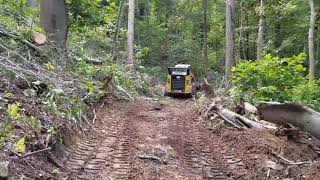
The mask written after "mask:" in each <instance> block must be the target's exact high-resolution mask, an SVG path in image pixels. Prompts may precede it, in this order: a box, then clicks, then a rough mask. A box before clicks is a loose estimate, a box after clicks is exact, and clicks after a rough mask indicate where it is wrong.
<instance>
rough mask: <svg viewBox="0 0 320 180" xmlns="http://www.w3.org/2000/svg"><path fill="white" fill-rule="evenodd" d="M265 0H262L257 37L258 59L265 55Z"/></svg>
mask: <svg viewBox="0 0 320 180" xmlns="http://www.w3.org/2000/svg"><path fill="white" fill-rule="evenodd" d="M263 3H264V2H263V0H260V13H259V16H260V20H259V30H258V37H257V59H258V60H259V59H261V58H262V57H263V35H264V29H265V28H264V18H265V17H264V4H263Z"/></svg>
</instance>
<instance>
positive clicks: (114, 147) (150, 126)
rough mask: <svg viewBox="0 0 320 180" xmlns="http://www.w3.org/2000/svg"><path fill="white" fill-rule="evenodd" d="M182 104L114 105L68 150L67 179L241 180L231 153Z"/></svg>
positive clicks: (143, 102)
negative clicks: (69, 177)
mask: <svg viewBox="0 0 320 180" xmlns="http://www.w3.org/2000/svg"><path fill="white" fill-rule="evenodd" d="M190 104H191V102H189V101H187V100H173V99H163V100H160V101H154V100H151V99H139V100H137V101H134V102H126V103H124V102H117V103H114V104H112V105H109V106H108V107H105V108H104V111H102V112H101V114H100V116H101V117H100V118H101V124H100V126H99V127H97V129H99V130H98V132H97V134H92V135H91V137H88V138H87V139H85V140H83V141H81V142H79V143H77V144H76V145H75V146H74V147H73V148H72V150H70V153H69V157H68V158H67V160H66V166H67V167H68V168H69V169H71V170H72V171H73V176H72V177H71V178H72V179H235V178H238V179H245V178H246V176H247V175H248V171H247V169H246V168H245V165H244V163H243V162H242V159H241V158H238V157H236V156H235V153H234V152H233V150H230V149H226V148H225V146H224V144H223V141H221V140H220V138H219V137H218V136H216V135H215V134H213V133H212V132H210V131H209V130H208V129H206V128H205V127H204V126H202V125H200V124H197V123H196V121H194V120H193V119H192V109H191V106H190Z"/></svg>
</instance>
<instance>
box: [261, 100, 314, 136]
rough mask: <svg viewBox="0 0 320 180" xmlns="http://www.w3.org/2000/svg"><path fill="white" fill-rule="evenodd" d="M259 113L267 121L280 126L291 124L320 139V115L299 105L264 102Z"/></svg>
mask: <svg viewBox="0 0 320 180" xmlns="http://www.w3.org/2000/svg"><path fill="white" fill-rule="evenodd" d="M257 108H258V112H259V113H260V115H261V117H262V118H263V119H264V120H265V121H269V122H272V123H275V124H278V125H282V126H288V124H291V125H293V126H295V127H299V128H300V129H301V130H304V131H307V132H309V133H310V134H312V135H313V136H315V137H316V138H320V113H319V112H317V111H315V110H313V109H310V108H308V107H306V106H303V105H301V104H298V103H284V104H280V103H274V102H269V103H267V102H263V103H260V104H259V105H258V107H257Z"/></svg>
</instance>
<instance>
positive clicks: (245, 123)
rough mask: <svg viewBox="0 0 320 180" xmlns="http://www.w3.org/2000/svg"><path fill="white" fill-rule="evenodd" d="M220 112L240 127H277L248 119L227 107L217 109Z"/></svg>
mask: <svg viewBox="0 0 320 180" xmlns="http://www.w3.org/2000/svg"><path fill="white" fill-rule="evenodd" d="M217 112H219V113H221V114H222V115H223V116H225V117H226V118H227V119H228V120H229V121H232V122H234V123H236V124H238V125H240V126H242V127H245V128H253V129H277V127H276V126H272V125H267V124H262V123H258V122H256V121H253V120H250V119H248V118H246V117H244V116H241V115H239V114H237V113H235V112H233V111H231V110H229V109H221V110H219V111H217Z"/></svg>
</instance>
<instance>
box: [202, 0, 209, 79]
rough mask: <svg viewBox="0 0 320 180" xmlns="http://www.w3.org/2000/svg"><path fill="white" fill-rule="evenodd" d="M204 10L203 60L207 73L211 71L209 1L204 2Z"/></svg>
mask: <svg viewBox="0 0 320 180" xmlns="http://www.w3.org/2000/svg"><path fill="white" fill-rule="evenodd" d="M202 8H203V59H204V65H205V73H206V74H207V73H208V70H209V60H208V16H207V12H208V0H203V1H202Z"/></svg>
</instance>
